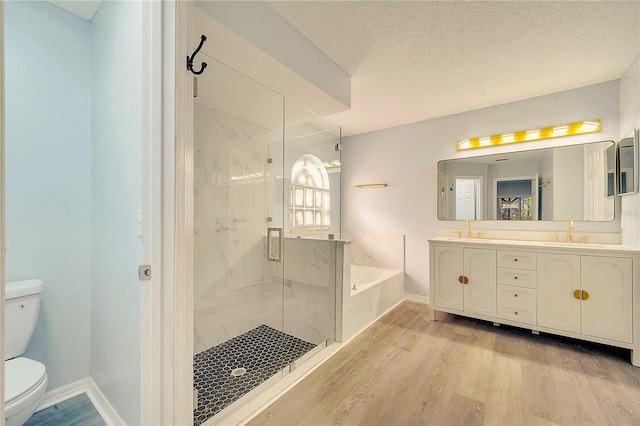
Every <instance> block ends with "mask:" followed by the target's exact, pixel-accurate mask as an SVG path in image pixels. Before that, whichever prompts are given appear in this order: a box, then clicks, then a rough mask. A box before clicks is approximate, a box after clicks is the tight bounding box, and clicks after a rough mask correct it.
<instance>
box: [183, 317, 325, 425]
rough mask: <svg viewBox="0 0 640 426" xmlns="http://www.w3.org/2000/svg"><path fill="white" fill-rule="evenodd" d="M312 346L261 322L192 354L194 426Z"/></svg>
mask: <svg viewBox="0 0 640 426" xmlns="http://www.w3.org/2000/svg"><path fill="white" fill-rule="evenodd" d="M315 346H316V345H314V344H313V343H309V342H306V341H304V340H302V339H298V338H297V337H294V336H291V335H289V334H286V333H283V332H281V331H279V330H276V329H274V328H271V327H269V326H267V325H264V324H263V325H260V326H258V327H256V328H254V329H253V330H249V331H247V332H246V333H244V334H241V335H240V336H237V337H234V338H233V339H230V340H227V341H226V342H224V343H221V344H219V345H218V346H214V347H213V348H210V349H207V350H206V351H203V352H200V353H199V354H197V355H195V356H194V357H193V375H194V378H193V385H194V387H195V388H196V389H197V390H198V406H197V408H196V409H195V410H194V411H193V424H194V426H199V425H201V424H202V423H204V422H205V421H206V420H207V419H209V418H211V417H213V416H215V415H216V414H218V413H219V412H220V411H222V410H223V409H225V408H226V407H228V406H229V405H231V404H232V403H233V402H235V401H237V400H238V399H240V398H241V397H242V396H243V395H245V394H247V393H248V392H249V391H251V390H252V389H254V388H255V387H256V386H258V385H260V384H261V383H263V382H264V381H265V380H267V379H268V378H270V377H272V376H273V375H274V374H276V373H277V372H278V371H279V370H281V369H283V368H284V367H286V366H287V365H289V364H291V363H292V362H293V361H295V360H296V359H298V358H300V357H301V356H302V355H304V354H305V353H307V352H309V351H310V350H311V349H313V348H314V347H315ZM238 369H246V372H244V373H243V371H242V370H238ZM232 372H233V374H232Z"/></svg>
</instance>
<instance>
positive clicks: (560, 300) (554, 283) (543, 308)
mask: <svg viewBox="0 0 640 426" xmlns="http://www.w3.org/2000/svg"><path fill="white" fill-rule="evenodd" d="M537 264H538V273H537V282H538V307H537V308H538V325H539V326H541V327H549V328H553V329H556V330H564V331H571V332H574V333H580V299H579V298H576V297H574V292H575V291H579V290H580V256H578V255H567V254H548V253H538V255H537Z"/></svg>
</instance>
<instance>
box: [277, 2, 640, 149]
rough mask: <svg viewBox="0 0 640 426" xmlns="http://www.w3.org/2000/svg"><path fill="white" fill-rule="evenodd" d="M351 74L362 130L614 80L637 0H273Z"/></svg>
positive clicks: (631, 45) (632, 32)
mask: <svg viewBox="0 0 640 426" xmlns="http://www.w3.org/2000/svg"><path fill="white" fill-rule="evenodd" d="M268 4H269V5H270V6H271V7H272V8H273V9H274V10H275V11H276V12H278V13H279V14H280V15H282V16H283V17H284V18H285V19H286V20H287V21H288V22H289V23H291V25H293V26H294V27H295V28H297V29H298V31H300V32H301V33H302V34H303V35H304V36H306V37H307V38H308V39H309V40H310V41H311V42H312V43H314V44H315V45H316V46H318V48H320V49H321V50H322V51H323V52H324V53H325V54H326V55H327V56H328V57H330V58H331V59H332V60H333V61H335V62H336V64H338V65H339V66H340V67H342V68H343V69H344V70H345V71H346V72H347V73H349V74H350V75H351V76H352V104H351V110H349V111H345V112H342V113H338V114H335V115H333V116H331V117H329V118H330V119H331V120H332V121H334V122H335V123H336V124H339V125H340V126H342V128H343V135H346V136H348V135H353V134H359V133H364V132H369V131H373V130H378V129H383V128H388V127H393V126H398V125H402V124H406V123H412V122H417V121H421V120H426V119H431V118H436V117H442V116H446V115H450V114H455V113H460V112H464V111H470V110H475V109H479V108H484V107H488V106H493V105H499V104H504V103H507V102H513V101H517V100H522V99H527V98H532V97H536V96H541V95H545V94H549V93H554V92H560V91H563V90H568V89H573V88H577V87H583V86H587V85H590V84H595V83H600V82H604V81H610V80H615V79H618V78H620V77H621V75H622V74H623V73H624V72H625V70H626V69H627V68H628V67H629V66H630V65H631V63H632V62H633V60H634V59H635V57H636V56H637V55H638V54H639V53H640V0H638V1H628V2H625V1H604V2H594V1H584V2H583V1H568V2H563V1H544V2H538V1H533V2H530V1H496V2H485V1H481V2H475V1H443V2H436V1H422V2H407V1H393V2H376V1H364V2H363V1H300V2H298V1H296V2H292V1H269V2H268Z"/></svg>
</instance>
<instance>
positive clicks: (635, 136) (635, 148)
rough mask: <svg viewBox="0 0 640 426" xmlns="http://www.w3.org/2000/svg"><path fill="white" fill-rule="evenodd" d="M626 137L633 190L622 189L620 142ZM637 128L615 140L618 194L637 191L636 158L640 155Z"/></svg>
mask: <svg viewBox="0 0 640 426" xmlns="http://www.w3.org/2000/svg"><path fill="white" fill-rule="evenodd" d="M627 139H631V141H632V142H631V155H632V162H633V175H632V176H631V179H633V191H625V192H623V191H622V189H623V188H622V182H623V179H622V154H621V152H622V148H623V146H622V142H623V141H626V140H627ZM638 139H639V130H638V129H634V130H632V131H631V132H629V133H628V134H627V135H626V136H625V137H623V138H622V139H620V140H619V141H618V142H616V158H617V161H616V165H617V169H618V173H617V174H618V195H619V196H623V195H628V194H634V193H636V192H638V174H639V173H638V166H640V159H639V158H638V157H639V156H640V147H639V146H638V145H639V141H638Z"/></svg>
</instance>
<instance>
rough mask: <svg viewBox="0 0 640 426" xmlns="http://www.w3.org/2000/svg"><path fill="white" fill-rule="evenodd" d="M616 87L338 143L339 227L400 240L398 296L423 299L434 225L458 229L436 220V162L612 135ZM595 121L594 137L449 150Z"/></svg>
mask: <svg viewBox="0 0 640 426" xmlns="http://www.w3.org/2000/svg"><path fill="white" fill-rule="evenodd" d="M619 107H620V92H619V82H618V81H617V80H616V81H611V82H606V83H601V84H597V85H593V86H588V87H584V88H580V89H575V90H569V91H566V92H561V93H555V94H551V95H547V96H541V97H538V98H533V99H528V100H525V101H521V102H514V103H510V104H505V105H499V106H495V107H491V108H485V109H481V110H477V111H471V112H466V113H462V114H457V115H453V116H448V117H443V118H439V119H434V120H428V121H422V122H419V123H413V124H409V125H405V126H399V127H395V128H391V129H385V130H380V131H376V132H371V133H365V134H362V135H356V136H352V137H348V138H345V139H344V140H343V152H342V164H343V170H342V173H343V176H342V196H343V222H342V225H343V226H342V227H343V229H348V230H349V231H352V232H370V233H399V234H405V236H406V240H405V246H406V269H405V270H406V277H405V290H406V292H408V293H413V294H417V295H422V296H428V287H429V284H428V276H429V268H428V264H427V262H428V244H427V239H428V238H431V237H434V236H436V235H437V230H438V228H441V227H462V225H461V224H460V223H459V222H444V221H438V220H437V219H436V189H437V188H436V186H437V185H436V183H437V182H436V179H437V169H436V165H437V162H438V160H442V159H447V158H454V157H464V156H473V155H479V154H480V153H482V154H485V153H486V154H488V153H499V152H507V151H513V150H522V149H527V148H528V149H533V148H542V147H546V146H558V145H567V144H574V143H581V142H591V141H599V140H605V139H610V140H617V139H618V136H619V131H618V130H619V119H620V115H619ZM595 118H600V119H601V120H602V131H601V132H600V133H598V134H595V135H580V136H572V137H569V138H557V139H551V140H547V141H541V142H537V143H526V144H525V143H523V144H520V145H517V144H516V145H513V146H504V147H497V148H487V149H486V151H483V150H477V151H475V152H471V153H469V152H466V153H465V152H463V153H459V152H456V141H457V140H461V139H464V138H467V137H476V136H486V135H492V134H497V133H506V132H509V131H516V130H526V129H533V128H538V127H542V126H549V125H558V124H563V123H569V122H574V121H581V120H585V119H595ZM374 182H376V183H377V182H388V183H389V186H388V187H387V188H376V189H368V190H358V189H356V188H354V185H356V184H360V183H374ZM475 226H476V229H480V228H482V227H485V229H497V228H498V227H500V228H501V229H514V227H520V228H521V229H532V230H533V229H536V230H550V231H556V230H557V231H563V230H565V229H566V223H564V222H541V223H540V222H539V223H533V222H530V223H526V224H525V223H516V224H513V223H500V224H499V225H498V224H496V223H495V222H485V223H477V224H475ZM619 226H620V225H619V221H614V222H607V223H586V222H580V223H578V224H577V225H576V231H577V232H580V231H588V232H596V231H602V232H619Z"/></svg>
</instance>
